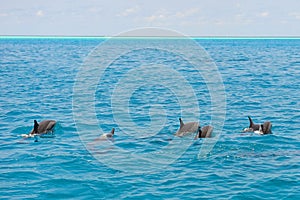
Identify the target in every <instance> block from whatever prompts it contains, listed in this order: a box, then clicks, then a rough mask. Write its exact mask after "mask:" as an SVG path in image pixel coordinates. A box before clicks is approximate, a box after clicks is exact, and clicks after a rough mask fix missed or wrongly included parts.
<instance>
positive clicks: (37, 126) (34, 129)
mask: <svg viewBox="0 0 300 200" xmlns="http://www.w3.org/2000/svg"><path fill="white" fill-rule="evenodd" d="M38 128H39V123H38V122H37V121H36V120H34V125H33V133H38Z"/></svg>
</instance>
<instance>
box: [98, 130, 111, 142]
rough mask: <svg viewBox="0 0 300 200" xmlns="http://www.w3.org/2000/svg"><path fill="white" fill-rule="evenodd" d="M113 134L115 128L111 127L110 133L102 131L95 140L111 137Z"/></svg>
mask: <svg viewBox="0 0 300 200" xmlns="http://www.w3.org/2000/svg"><path fill="white" fill-rule="evenodd" d="M114 134H115V128H112V129H111V131H110V133H104V134H102V135H101V136H100V137H99V138H97V139H96V140H104V139H112V138H113V136H114Z"/></svg>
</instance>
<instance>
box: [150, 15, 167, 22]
mask: <svg viewBox="0 0 300 200" xmlns="http://www.w3.org/2000/svg"><path fill="white" fill-rule="evenodd" d="M166 18H167V17H166V16H165V15H163V14H158V15H151V16H149V17H146V21H147V22H153V21H158V20H164V19H166Z"/></svg>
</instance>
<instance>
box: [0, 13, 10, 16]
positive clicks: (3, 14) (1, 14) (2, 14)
mask: <svg viewBox="0 0 300 200" xmlns="http://www.w3.org/2000/svg"><path fill="white" fill-rule="evenodd" d="M7 16H8V14H7V13H0V17H7Z"/></svg>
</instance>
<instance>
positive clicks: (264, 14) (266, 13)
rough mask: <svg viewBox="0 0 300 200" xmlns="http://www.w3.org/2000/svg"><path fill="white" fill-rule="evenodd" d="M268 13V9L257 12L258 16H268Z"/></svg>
mask: <svg viewBox="0 0 300 200" xmlns="http://www.w3.org/2000/svg"><path fill="white" fill-rule="evenodd" d="M269 15H270V13H269V12H268V11H264V12H261V13H260V14H259V16H261V17H268V16H269Z"/></svg>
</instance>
